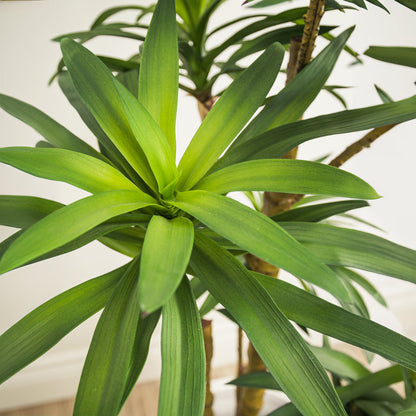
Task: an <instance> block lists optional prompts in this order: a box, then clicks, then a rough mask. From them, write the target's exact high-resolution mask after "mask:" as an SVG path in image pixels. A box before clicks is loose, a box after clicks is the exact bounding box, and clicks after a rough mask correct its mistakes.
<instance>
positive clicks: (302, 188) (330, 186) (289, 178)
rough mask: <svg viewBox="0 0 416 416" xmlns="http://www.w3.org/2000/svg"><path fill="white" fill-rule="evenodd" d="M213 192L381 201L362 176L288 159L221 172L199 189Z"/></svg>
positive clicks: (200, 184)
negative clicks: (318, 195)
mask: <svg viewBox="0 0 416 416" xmlns="http://www.w3.org/2000/svg"><path fill="white" fill-rule="evenodd" d="M195 188H196V189H201V190H205V191H210V192H216V193H220V194H225V193H228V192H232V191H269V192H285V193H295V194H321V195H331V196H343V197H347V198H362V199H373V198H378V197H379V196H378V195H377V193H376V191H375V190H374V189H373V188H372V187H371V186H370V185H368V184H367V183H366V182H364V181H363V180H362V179H360V178H359V177H357V176H355V175H353V174H351V173H348V172H345V171H343V170H340V169H337V168H334V167H332V166H327V165H324V164H321V163H317V162H309V161H305V160H288V159H262V160H250V161H248V162H242V163H238V164H235V165H231V166H228V167H226V168H224V169H221V170H218V171H216V172H214V173H212V174H211V175H209V176H207V177H205V178H204V179H202V180H201V181H200V182H199V183H198V184H197V185H196V186H195Z"/></svg>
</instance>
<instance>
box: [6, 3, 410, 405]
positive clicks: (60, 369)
mask: <svg viewBox="0 0 416 416" xmlns="http://www.w3.org/2000/svg"><path fill="white" fill-rule="evenodd" d="M383 2H384V3H385V5H386V6H387V7H388V8H389V10H390V11H391V14H390V15H389V14H387V13H386V12H384V11H383V10H381V9H378V8H376V7H374V6H372V5H369V10H368V11H363V10H360V11H348V12H347V13H341V12H338V11H333V12H331V13H327V14H326V15H325V17H324V22H325V23H327V24H336V25H340V27H342V28H344V29H345V28H347V27H350V26H352V25H356V30H355V32H354V33H353V35H352V37H351V40H350V44H351V45H352V46H353V47H354V48H355V49H356V50H357V51H358V52H359V53H363V52H364V51H365V50H366V49H367V47H368V46H369V45H385V46H416V45H415V39H416V24H415V21H416V14H415V13H412V12H411V11H410V10H408V9H406V8H404V7H402V6H400V5H398V4H397V3H395V2H393V1H392V0H383ZM129 3H133V2H129ZM121 4H124V2H120V1H115V0H72V1H64V0H43V1H42V0H40V1H21V2H18V1H9V2H6V1H4V2H3V1H0V92H1V93H4V94H8V95H12V96H14V97H16V98H19V99H21V100H23V101H26V102H28V103H31V104H33V105H35V106H36V107H38V108H40V109H41V110H43V111H44V112H46V113H47V114H49V115H50V116H52V117H53V118H55V119H56V120H57V121H59V122H60V123H61V124H63V125H65V126H66V127H67V128H69V129H70V130H72V131H73V132H74V133H75V134H77V135H79V136H80V137H82V138H84V139H85V140H87V141H89V142H90V143H91V144H94V139H93V138H92V137H91V135H90V133H89V132H88V130H87V129H86V128H85V127H84V126H83V125H82V123H81V122H80V120H79V118H78V116H77V114H76V113H75V112H74V110H73V109H72V108H71V107H70V105H69V104H68V103H66V101H65V98H64V96H63V95H62V94H61V93H60V91H59V88H58V86H57V84H56V83H54V84H53V85H52V86H50V87H48V86H47V82H48V79H49V78H50V76H51V75H52V74H53V72H54V70H55V68H56V64H57V62H58V60H59V59H60V52H59V45H58V44H57V43H55V42H51V39H52V38H53V37H54V36H57V35H60V34H63V33H67V32H71V31H79V30H84V29H87V28H88V27H89V25H90V24H91V23H92V21H93V20H94V18H95V17H96V16H97V15H98V14H99V13H100V12H101V11H102V10H104V9H105V8H108V7H111V6H115V5H121ZM141 4H143V3H141ZM289 4H290V5H291V6H292V5H293V7H296V6H301V5H304V3H303V2H302V1H293V2H292V3H287V4H286V6H283V7H282V6H280V7H277V8H275V10H277V11H279V10H283V9H284V7H288V5H289ZM243 13H246V12H245V11H244V8H243V7H242V6H241V0H229V1H228V2H226V4H225V5H224V6H223V7H222V8H221V9H220V12H219V13H217V15H216V16H217V20H216V22H218V24H219V23H220V22H222V21H225V20H229V19H231V18H232V17H234V16H235V17H237V16H239V15H241V14H243ZM122 16H123V17H125V18H128V16H129V15H120V18H121V17H122ZM340 30H341V29H336V30H335V31H334V33H335V34H337V33H340ZM326 43H327V42H326V41H321V42H319V44H318V46H317V50H316V52H318V51H319V50H320V49H321V48H322V47H323V46H325V45H326ZM86 46H87V47H90V48H91V49H92V50H93V51H94V52H96V53H103V54H107V55H114V56H118V57H120V58H127V57H129V56H130V55H132V54H134V53H136V50H137V43H136V42H134V41H130V40H126V39H115V38H109V37H107V38H102V39H100V40H98V41H92V42H90V43H87V45H86ZM363 60H364V62H365V65H364V66H363V65H356V66H352V67H351V66H350V65H349V64H350V63H351V61H352V58H351V57H350V56H349V55H347V54H344V55H343V56H342V57H341V59H340V61H339V63H338V65H337V67H336V70H335V73H334V75H333V76H332V77H331V79H330V81H329V82H328V83H329V84H332V85H345V86H350V87H352V88H350V89H347V90H344V91H343V94H344V96H345V97H346V99H347V102H348V104H349V107H350V108H359V107H363V106H366V105H375V104H379V103H380V99H379V98H378V96H377V94H376V92H375V89H374V84H377V85H379V86H380V87H382V88H383V89H385V90H386V91H387V92H388V93H389V94H390V95H391V96H392V97H393V99H395V100H399V99H402V98H406V97H408V96H411V95H414V94H415V93H416V87H415V85H414V82H415V81H416V70H415V69H408V68H404V67H399V66H396V65H390V64H384V63H381V62H378V61H374V60H372V59H370V58H366V57H363ZM280 78H281V79H280V80H279V81H278V82H277V86H279V85H282V83H283V78H282V76H280ZM341 110H342V107H341V106H340V104H339V103H338V102H337V101H336V100H335V99H334V98H333V97H331V96H330V95H329V94H328V93H325V92H323V93H321V94H320V96H319V97H318V99H317V100H316V102H315V103H314V105H313V106H312V107H311V108H310V109H309V110H308V111H307V113H306V114H305V118H308V117H311V116H313V115H317V114H325V113H329V112H334V111H341ZM198 123H199V118H198V113H197V110H196V105H195V103H194V101H193V99H192V98H191V97H189V96H186V94H183V93H181V96H180V101H179V114H178V123H177V137H178V141H179V143H178V149H179V151H183V149H184V148H185V146H186V144H187V143H188V142H189V140H190V138H191V137H192V134H193V132H194V131H195V130H196V128H197V126H198ZM0 125H1V130H0V131H1V135H0V141H1V146H2V147H6V146H16V145H17V146H33V145H34V144H35V143H36V141H37V140H39V138H40V137H39V136H38V135H37V134H36V133H35V132H34V131H33V130H31V129H30V128H29V127H27V126H25V125H24V124H22V123H21V122H19V121H17V120H15V119H13V118H12V117H10V116H9V115H7V114H6V113H4V112H3V111H0ZM415 128H416V123H415V122H414V121H413V122H408V123H405V124H403V125H401V126H398V127H396V128H394V129H393V130H392V131H391V132H389V133H387V134H386V135H385V136H384V137H383V138H381V139H379V141H377V142H376V143H375V144H374V145H373V146H372V148H371V149H370V150H365V151H363V152H362V153H361V154H360V155H358V156H357V157H355V158H354V159H353V160H351V161H350V162H348V164H346V165H345V169H346V170H349V171H350V172H353V173H356V174H357V175H359V176H360V177H362V178H363V179H365V180H366V181H368V182H369V183H370V184H371V185H372V186H373V187H374V188H375V189H376V190H377V191H378V193H379V194H381V195H382V196H383V198H382V199H380V200H377V201H373V202H371V205H372V207H371V208H366V209H364V210H362V211H361V212H360V215H361V216H362V217H363V218H365V219H367V220H369V221H372V222H374V223H376V224H377V225H379V226H380V227H382V228H383V229H384V230H385V231H386V233H385V234H381V235H384V236H387V237H388V238H389V239H391V240H392V241H395V242H397V243H399V244H403V245H406V246H409V247H411V248H414V249H416V238H415V231H416V230H415V221H414V207H415V202H416V197H415V193H414V179H415V164H414V158H415V154H416V142H415V139H416V137H415ZM364 133H365V132H361V133H360V132H359V133H354V134H350V135H347V136H343V137H338V136H332V137H329V138H324V139H320V140H315V141H313V142H309V143H307V144H305V145H303V146H302V147H301V150H300V158H305V159H313V158H315V157H319V156H322V155H323V154H326V153H329V152H330V153H332V154H333V155H334V156H335V155H337V154H338V153H339V152H341V151H342V150H343V149H344V148H345V147H346V146H347V145H348V144H350V143H352V142H353V141H356V140H358V139H359V138H361V137H362V136H363V135H364ZM0 175H1V178H2V180H1V183H0V192H1V193H2V194H22V195H35V196H41V197H44V198H50V199H55V200H57V201H60V202H63V203H69V202H71V201H74V200H76V199H78V198H80V197H82V196H84V195H86V194H85V193H83V192H82V191H78V190H75V189H73V188H72V187H70V186H69V185H65V184H61V183H55V182H49V181H45V180H42V179H38V178H34V177H31V176H29V175H27V174H25V173H22V172H20V171H17V170H15V169H13V168H10V167H8V166H0ZM12 232H13V230H11V229H9V228H7V227H2V228H0V237H1V238H2V239H3V238H6V237H7V236H8V235H10V234H11V233H12ZM125 261H126V259H125V258H123V256H121V255H118V254H115V253H113V252H111V251H110V250H108V249H106V248H105V247H103V246H101V245H99V244H98V243H93V244H90V245H89V246H87V247H85V248H84V249H82V250H79V251H77V252H73V253H69V254H67V255H65V256H62V257H59V258H55V259H51V260H48V261H45V262H42V263H38V264H35V265H32V266H30V267H23V268H21V269H19V270H16V271H13V272H10V273H8V274H7V275H5V276H2V277H1V279H0V333H1V332H3V331H4V330H6V329H7V328H8V327H9V326H11V325H12V324H13V323H14V322H16V321H17V320H18V319H20V318H21V317H22V316H24V315H25V314H26V313H28V312H29V311H31V310H32V309H33V308H35V307H36V306H38V305H39V304H41V303H42V302H44V301H46V300H48V299H49V298H51V297H53V296H55V295H56V294H58V293H60V292H62V291H64V290H66V289H68V288H70V287H72V286H74V285H75V284H78V283H81V282H83V281H85V280H87V279H89V278H91V277H94V276H97V275H100V274H102V273H105V272H107V271H109V270H112V269H113V268H115V267H117V266H119V265H121V264H124V263H125ZM372 278H373V281H375V282H376V284H377V285H378V287H380V290H382V292H383V293H384V294H385V295H386V297H387V298H388V300H389V304H390V306H391V309H392V310H393V312H394V314H395V316H396V317H397V319H396V318H394V317H393V315H392V314H391V313H390V312H387V311H386V310H384V309H383V308H380V307H377V305H375V304H374V302H373V303H372V302H371V301H370V304H371V305H372V307H373V309H372V311H373V317H374V319H375V320H378V321H381V322H383V323H386V324H387V325H390V326H392V327H394V328H396V329H399V330H404V331H405V333H406V334H407V335H409V336H410V337H411V338H413V339H416V324H415V323H414V320H413V316H412V315H413V314H414V301H412V299H413V296H414V295H415V294H416V290H415V289H414V287H413V286H412V285H411V284H408V283H406V282H400V281H398V280H394V279H390V278H386V277H380V276H374V275H373V276H372ZM95 321H96V317H95V318H93V319H91V320H90V321H89V322H87V323H85V324H83V325H81V326H80V328H78V329H77V330H75V331H74V333H73V334H71V335H69V336H68V337H66V338H65V339H64V340H63V341H62V342H61V343H60V344H59V345H58V346H57V347H54V348H53V349H52V350H51V351H50V352H49V353H48V354H46V355H45V356H44V357H42V358H41V359H40V360H38V361H37V362H36V363H35V364H33V365H31V366H29V367H28V368H27V369H26V370H24V371H23V372H22V373H20V374H19V375H17V376H15V377H14V378H13V379H11V380H10V381H8V382H6V383H5V384H4V385H3V386H0V409H1V408H7V407H12V406H17V405H23V404H29V403H34V402H39V401H44V400H53V399H56V398H61V397H66V396H71V395H73V394H74V392H75V389H76V384H77V380H78V377H79V373H80V369H81V362H82V357H83V355H85V352H86V350H87V347H88V343H89V340H90V338H91V336H92V331H93V327H94V322H95ZM229 328H230V325H229V324H228V323H227V321H224V320H219V321H218V323H217V325H216V331H217V333H218V334H219V335H218V336H217V339H216V358H215V362H214V363H215V365H224V364H227V363H230V362H232V361H233V360H234V359H235V357H234V355H233V354H234V352H233V345H234V341H235V336H234V333H233V331H230V330H229ZM225 346H227V348H225ZM158 348H159V347H158V341H157V337H156V338H155V341H154V342H153V343H152V350H151V352H150V356H149V365H148V366H147V367H146V369H145V371H144V374H143V377H144V379H147V380H149V379H155V378H157V377H158V373H159V369H158V368H159V367H158V366H159V363H158Z"/></svg>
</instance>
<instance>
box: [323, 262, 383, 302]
mask: <svg viewBox="0 0 416 416" xmlns="http://www.w3.org/2000/svg"><path fill="white" fill-rule="evenodd" d="M331 269H332V270H334V271H335V273H336V274H337V275H342V276H344V278H346V279H349V280H351V281H353V282H355V283H357V284H358V285H359V286H361V287H362V288H363V289H364V290H365V291H366V292H367V293H368V294H370V295H371V296H372V297H373V298H374V299H375V300H376V301H377V302H378V303H380V304H381V305H383V306H385V307H386V308H387V307H388V305H387V302H386V300H385V299H384V297H383V296H382V295H381V293H380V292H379V291H378V290H377V289H376V288H375V287H374V286H373V285H372V284H371V283H370V282H369V281H368V280H367V279H366V278H364V277H363V276H361V275H360V274H358V273H356V272H354V271H352V270H349V269H346V268H345V267H339V266H332V267H331Z"/></svg>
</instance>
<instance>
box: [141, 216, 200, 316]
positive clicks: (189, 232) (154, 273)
mask: <svg viewBox="0 0 416 416" xmlns="http://www.w3.org/2000/svg"><path fill="white" fill-rule="evenodd" d="M193 241H194V227H193V224H192V222H191V221H189V220H188V219H187V218H185V217H177V218H174V219H172V220H169V219H166V218H164V217H161V216H159V215H154V216H153V217H152V219H151V220H150V222H149V225H148V227H147V231H146V236H145V239H144V244H143V249H142V260H141V263H140V280H139V305H140V309H141V310H143V311H144V312H147V313H150V312H153V311H155V310H156V309H158V308H160V307H161V306H163V305H164V304H165V303H166V302H167V301H168V300H169V298H170V297H171V296H172V295H173V293H174V292H175V290H176V288H177V287H178V286H179V284H180V282H181V280H182V278H183V275H184V273H185V270H186V267H187V266H188V262H189V258H190V257H191V252H192V245H193Z"/></svg>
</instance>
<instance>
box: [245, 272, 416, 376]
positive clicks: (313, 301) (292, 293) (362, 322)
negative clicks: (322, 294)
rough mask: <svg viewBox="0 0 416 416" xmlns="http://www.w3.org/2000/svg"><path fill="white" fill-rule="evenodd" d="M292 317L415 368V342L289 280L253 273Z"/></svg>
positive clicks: (287, 315) (282, 308) (288, 316)
mask: <svg viewBox="0 0 416 416" xmlns="http://www.w3.org/2000/svg"><path fill="white" fill-rule="evenodd" d="M253 275H254V276H255V277H256V279H257V280H258V281H259V282H260V283H261V284H262V285H263V287H264V288H265V289H266V291H267V292H268V294H269V295H270V296H271V298H272V299H273V300H274V301H275V302H276V305H278V306H279V308H280V309H281V311H282V312H283V313H284V314H285V316H286V317H287V318H288V319H290V320H291V321H295V322H296V323H298V324H299V325H302V326H305V327H307V328H310V329H312V330H314V331H317V332H320V333H321V334H325V335H328V336H330V337H333V338H336V339H339V340H341V341H344V342H347V343H348V344H352V345H355V346H357V347H360V348H363V349H365V350H368V351H372V352H375V353H376V354H379V355H381V356H382V357H384V358H387V359H388V360H392V361H395V362H397V363H399V364H401V365H403V366H405V367H407V368H411V369H413V370H415V369H416V364H415V360H414V357H415V354H416V343H415V342H413V341H411V340H410V339H408V338H406V337H404V336H403V335H400V334H398V333H397V332H394V331H392V330H390V329H388V328H386V327H384V326H382V325H379V324H377V323H375V322H372V321H370V320H368V319H366V318H362V317H361V316H358V315H354V314H352V313H351V312H348V311H346V310H344V309H342V308H340V307H339V306H335V305H333V304H332V303H329V302H327V301H325V300H323V299H320V298H319V297H317V296H315V295H312V294H310V293H307V292H306V291H304V290H302V289H299V288H297V287H295V286H293V285H291V284H289V283H286V282H283V281H282V280H279V279H275V278H273V277H270V276H265V275H261V274H258V273H254V274H253Z"/></svg>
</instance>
